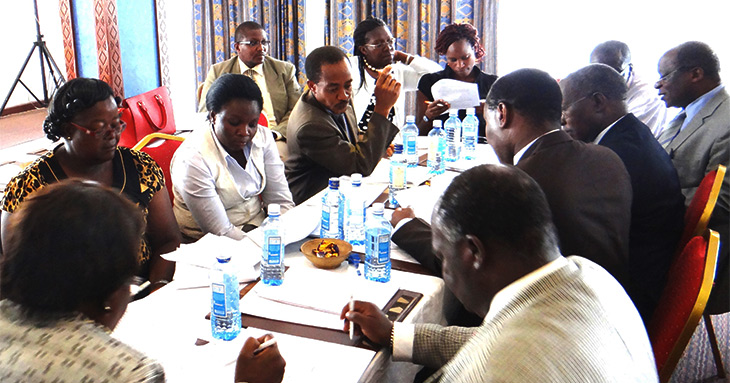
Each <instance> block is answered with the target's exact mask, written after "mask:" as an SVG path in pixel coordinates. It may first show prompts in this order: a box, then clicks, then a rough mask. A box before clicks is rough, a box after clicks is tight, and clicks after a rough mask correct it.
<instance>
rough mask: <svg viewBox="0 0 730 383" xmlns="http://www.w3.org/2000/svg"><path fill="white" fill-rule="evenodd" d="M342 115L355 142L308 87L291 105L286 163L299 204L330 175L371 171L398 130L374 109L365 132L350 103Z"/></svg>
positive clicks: (291, 185) (321, 187)
mask: <svg viewBox="0 0 730 383" xmlns="http://www.w3.org/2000/svg"><path fill="white" fill-rule="evenodd" d="M345 117H346V119H347V124H348V128H349V129H350V135H351V136H352V137H355V140H356V143H355V144H352V143H350V142H349V141H348V138H347V137H345V135H344V134H343V132H342V131H340V129H339V128H338V127H337V124H336V123H335V120H334V119H333V117H332V115H331V114H330V113H328V112H327V111H326V109H325V107H324V106H322V104H320V103H319V102H318V101H317V100H316V99H315V98H314V96H313V95H312V94H311V92H310V91H309V90H307V91H305V92H304V94H302V97H301V98H300V100H299V102H298V103H297V104H296V106H295V107H294V110H293V111H292V113H291V117H290V118H289V126H288V128H287V137H288V138H287V146H288V148H289V156H288V157H287V159H286V164H285V165H286V179H287V180H288V181H289V189H290V190H291V192H292V196H293V198H294V203H296V204H300V203H302V202H303V201H305V200H307V199H308V198H309V197H311V196H313V195H315V194H317V193H318V192H319V191H320V190H322V189H324V188H326V187H327V182H328V180H329V178H330V177H339V176H342V175H350V174H352V173H361V174H362V175H363V176H368V175H370V173H372V171H373V169H375V166H376V165H377V164H378V162H380V159H381V158H382V157H383V155H385V152H386V149H387V148H388V145H389V144H390V142H391V141H392V140H393V138H394V137H395V135H396V134H397V133H398V128H397V127H396V126H395V125H393V124H392V123H391V122H390V121H388V120H387V119H386V118H385V117H383V116H381V115H379V114H377V113H373V116H372V118H371V119H370V123H368V129H367V132H365V133H358V131H357V120H356V119H355V112H354V109H353V108H352V104H350V105H349V106H348V107H347V110H346V111H345ZM358 134H360V137H358Z"/></svg>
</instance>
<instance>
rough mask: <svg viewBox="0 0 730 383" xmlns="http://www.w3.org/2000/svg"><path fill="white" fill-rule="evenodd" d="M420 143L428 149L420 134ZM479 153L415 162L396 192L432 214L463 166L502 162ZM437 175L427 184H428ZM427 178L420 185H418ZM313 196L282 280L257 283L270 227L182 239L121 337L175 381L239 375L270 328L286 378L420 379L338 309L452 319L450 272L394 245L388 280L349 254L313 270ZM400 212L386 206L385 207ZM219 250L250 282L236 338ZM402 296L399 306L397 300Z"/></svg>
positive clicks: (380, 191) (378, 195)
mask: <svg viewBox="0 0 730 383" xmlns="http://www.w3.org/2000/svg"><path fill="white" fill-rule="evenodd" d="M418 146H419V151H421V152H424V151H425V148H426V147H427V142H426V141H425V137H419V144H418ZM477 153H478V155H477V159H476V160H473V161H465V160H461V161H459V162H457V163H449V168H450V170H449V171H447V172H446V173H444V174H442V175H438V176H432V175H429V174H428V172H427V169H426V168H425V167H424V166H419V167H417V168H409V169H408V172H409V174H408V181H409V186H410V187H409V188H408V189H406V190H404V191H401V192H400V193H399V194H398V199H399V202H401V204H402V205H410V206H412V207H413V208H414V211H415V212H416V215H417V216H419V217H422V218H424V219H426V220H427V221H429V220H430V214H431V209H432V207H433V204H434V203H435V202H436V200H437V198H438V197H439V196H440V194H441V193H442V192H443V190H444V189H445V188H446V187H447V186H448V184H449V183H450V181H451V179H453V177H455V176H456V175H458V174H459V172H460V171H462V170H464V169H467V168H469V167H471V166H475V165H478V164H482V163H496V162H497V160H496V156H495V155H494V152H493V151H492V150H491V148H490V147H489V146H488V145H479V147H478V151H477ZM389 166H390V165H389V161H388V160H387V159H384V160H382V161H381V162H380V163H379V164H378V166H377V168H376V169H375V171H373V173H372V174H371V175H370V176H369V177H364V178H363V186H362V191H363V193H364V195H366V201H367V202H368V203H371V202H374V201H382V200H383V199H384V196H385V195H386V194H387V185H388V182H387V180H388V171H389ZM426 180H429V181H430V182H428V184H429V185H421V184H423V183H424V181H426ZM419 185H420V186H419ZM324 192H325V191H322V192H321V193H320V194H318V195H315V196H314V197H312V198H310V199H309V200H307V201H305V202H304V203H302V204H301V205H299V206H297V207H295V208H294V209H292V210H290V211H288V212H286V213H285V214H283V215H282V221H283V225H284V227H285V230H286V234H285V242H286V243H287V245H286V247H285V257H284V263H285V265H286V267H287V271H286V273H285V277H284V283H283V284H282V286H278V287H271V286H266V285H264V284H263V283H257V282H256V278H257V277H258V266H257V265H255V264H256V263H257V262H258V261H259V260H260V258H261V247H260V243H261V242H262V240H263V239H262V233H261V232H260V230H259V229H256V230H254V231H252V232H250V233H248V235H247V237H246V238H245V239H244V240H241V241H235V240H232V239H229V238H225V237H216V236H212V235H208V236H206V237H204V238H202V239H201V240H199V241H198V242H196V243H194V244H186V245H182V246H181V247H180V248H179V249H178V250H176V251H175V252H173V253H170V254H167V255H165V256H164V257H165V258H167V259H171V260H174V261H176V265H177V269H176V273H175V279H174V280H173V281H172V282H171V283H169V284H168V285H166V286H165V287H163V288H161V289H160V290H158V291H156V292H155V293H153V294H151V295H149V296H147V297H145V298H143V299H140V300H137V301H134V302H132V303H130V304H129V306H128V308H127V312H126V313H125V315H124V317H123V318H122V320H121V321H120V323H119V325H118V326H117V328H116V329H115V331H114V333H113V336H115V337H116V338H117V339H119V340H121V341H123V342H125V343H127V344H129V345H131V346H132V347H134V348H136V349H137V350H140V351H142V352H143V353H145V354H146V355H148V356H150V357H152V358H154V359H156V360H158V361H159V362H160V363H161V364H162V366H163V367H164V368H165V372H166V377H167V381H168V382H171V383H176V382H193V381H210V382H232V381H233V376H234V368H235V361H236V358H237V356H238V353H239V351H240V349H241V347H242V345H243V343H244V342H245V340H246V339H247V338H248V337H250V336H253V337H258V336H261V335H263V334H266V333H271V334H273V335H274V337H275V338H277V345H278V347H279V351H280V352H281V354H282V356H283V357H284V359H285V360H286V362H287V367H286V373H285V375H284V381H285V382H295V381H317V382H382V381H387V382H412V381H413V377H414V375H415V374H416V373H417V372H418V370H419V369H420V366H417V365H415V364H412V363H405V362H393V361H391V356H390V353H389V352H388V351H387V350H386V349H380V348H379V347H377V346H375V345H372V344H369V343H368V342H367V339H365V338H363V337H355V339H353V340H350V338H349V335H348V334H347V333H345V332H344V331H342V328H343V326H344V323H343V322H342V321H341V320H340V319H339V312H340V310H341V309H342V308H343V307H345V305H347V303H348V302H349V298H350V296H352V297H354V298H355V299H358V300H364V301H371V302H373V303H375V304H376V305H378V306H379V307H386V306H387V307H391V308H392V307H394V306H393V305H398V307H397V309H393V310H392V312H388V315H389V316H390V314H393V319H396V320H399V321H404V322H406V323H437V324H446V318H447V317H448V316H449V315H450V314H451V313H452V312H453V310H454V302H455V299H454V298H453V296H452V295H451V293H450V292H449V291H448V290H447V289H446V287H445V285H444V282H443V280H442V279H440V278H437V277H435V276H433V275H431V274H430V273H429V272H428V271H427V270H425V268H423V267H421V266H420V265H419V264H418V262H417V261H415V260H414V259H413V258H412V257H410V256H409V255H408V254H406V253H405V252H404V251H402V250H401V249H399V248H398V247H397V246H396V245H394V244H392V243H391V258H392V259H393V270H392V273H391V280H390V281H389V282H388V283H377V282H371V281H367V280H365V278H364V277H362V276H359V275H358V271H362V266H360V267H359V268H358V269H356V268H355V266H354V265H352V264H348V262H343V263H342V264H341V265H340V266H339V267H338V268H336V269H333V270H321V269H317V268H315V267H314V266H313V265H312V264H311V263H310V262H309V260H307V259H306V257H305V256H304V255H303V254H302V253H301V252H300V250H299V248H300V246H301V244H302V243H303V242H305V241H307V240H309V239H311V238H313V237H316V234H317V233H318V232H319V228H318V223H319V216H320V211H321V210H320V209H321V196H322V195H323V193H324ZM388 214H392V210H388V209H386V215H388ZM220 253H225V254H230V255H232V260H231V262H232V264H234V267H236V268H237V270H238V276H239V281H240V282H241V288H242V299H241V301H240V302H241V311H242V313H243V319H242V322H243V324H244V326H246V327H245V328H244V329H243V330H242V331H241V334H240V335H239V336H238V337H237V338H236V339H234V340H232V341H220V340H214V339H212V337H211V328H210V321H209V320H208V319H206V316H207V315H208V313H209V312H210V297H211V292H210V286H209V282H208V272H209V267H210V266H212V264H213V263H214V262H215V257H216V255H218V254H220ZM398 302H400V303H401V304H400V305H399V303H398ZM404 307H405V308H406V309H405V311H404V310H402V309H403V308H404Z"/></svg>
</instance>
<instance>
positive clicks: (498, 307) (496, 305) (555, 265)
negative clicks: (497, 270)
mask: <svg viewBox="0 0 730 383" xmlns="http://www.w3.org/2000/svg"><path fill="white" fill-rule="evenodd" d="M555 252H558V249H555ZM566 265H568V260H567V259H565V257H563V256H562V255H561V256H559V257H558V258H557V259H555V260H553V261H551V262H550V263H547V264H545V265H543V266H542V267H540V268H538V269H535V270H533V271H532V272H530V273H529V274H526V275H524V276H522V278H520V279H518V280H516V281H514V282H512V283H510V284H509V285H507V287H505V288H503V289H502V290H499V292H498V293H497V294H496V295H495V296H494V298H492V303H491V304H490V305H489V312H487V315H486V316H485V317H484V321H485V322H486V321H487V320H490V319H492V318H493V317H494V316H495V315H497V313H499V312H500V311H502V310H503V309H504V308H505V307H507V304H509V302H510V301H511V300H513V299H514V298H515V297H516V296H517V295H519V293H521V292H522V291H524V290H525V289H527V288H528V287H530V285H532V284H533V283H535V282H537V281H538V280H540V279H542V278H544V277H545V276H546V275H548V274H550V273H552V272H554V271H556V270H558V269H560V268H562V267H565V266H566Z"/></svg>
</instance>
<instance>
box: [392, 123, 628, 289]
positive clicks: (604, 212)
mask: <svg viewBox="0 0 730 383" xmlns="http://www.w3.org/2000/svg"><path fill="white" fill-rule="evenodd" d="M517 167H518V168H520V169H522V170H524V171H525V172H526V173H527V174H529V175H530V176H531V177H532V178H533V179H535V181H537V183H538V184H539V185H540V186H541V187H542V189H543V191H544V192H545V196H546V197H547V201H548V203H549V205H550V209H551V211H552V213H553V221H554V222H555V227H556V229H557V233H558V240H559V242H560V250H561V252H562V253H563V254H564V255H566V256H567V255H580V256H582V257H584V258H588V259H590V260H592V261H593V262H596V263H598V264H599V265H601V266H603V268H605V269H606V270H608V272H609V273H611V275H613V276H614V278H616V279H617V280H618V281H619V282H620V283H621V284H622V285H623V286H624V287H626V286H627V283H628V244H629V226H630V223H631V181H630V179H629V175H628V173H627V172H626V168H625V167H624V165H623V164H622V163H621V160H620V159H619V158H618V156H616V154H614V153H613V152H612V151H611V150H609V149H606V148H602V147H600V146H597V145H589V144H585V143H582V142H578V141H574V140H573V139H572V138H571V137H570V136H569V135H568V134H567V133H565V132H563V131H556V132H553V133H550V134H547V135H545V136H543V137H541V138H539V139H538V140H537V141H535V143H534V144H533V145H532V146H531V147H530V148H529V149H528V150H527V151H526V152H525V154H524V155H523V156H522V159H521V160H520V162H519V163H518V164H517ZM425 225H426V224H425V223H423V222H421V221H418V220H413V221H411V222H409V223H407V224H405V225H403V227H401V228H400V229H399V230H398V231H397V232H396V233H395V234H394V235H393V242H395V243H396V244H397V245H398V246H400V247H401V248H403V249H404V250H405V251H406V252H408V253H409V254H411V255H412V256H414V257H415V258H416V259H418V260H419V261H420V262H422V263H423V264H424V265H425V266H427V267H428V266H429V265H436V264H438V263H437V261H431V260H430V259H431V258H434V255H433V252H432V251H431V249H430V247H429V246H427V245H425V243H430V238H431V237H430V228H429V230H424V229H423V226H425ZM419 226H420V227H419ZM410 231H413V233H414V234H415V235H413V236H412V235H411V233H410ZM427 232H428V234H427V235H426V233H427ZM416 235H417V236H419V237H420V241H421V242H422V243H421V245H419V246H415V245H414V244H415V243H417V242H418V241H419V240H418V238H417V237H416ZM405 237H408V238H409V240H408V241H403V240H402V238H405ZM426 241H428V242H426ZM424 242H425V243H424ZM415 251H418V252H419V254H418V255H416V253H415ZM426 251H428V253H425V252H426ZM421 259H424V261H421ZM432 267H433V266H432ZM439 271H440V270H439Z"/></svg>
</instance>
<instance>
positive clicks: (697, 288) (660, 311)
mask: <svg viewBox="0 0 730 383" xmlns="http://www.w3.org/2000/svg"><path fill="white" fill-rule="evenodd" d="M719 243H720V236H719V235H718V234H717V232H715V231H712V230H708V231H707V234H706V237H701V236H696V237H694V238H692V239H691V240H690V241H689V242H688V243H687V245H686V246H685V248H684V250H683V251H682V252H681V253H680V254H679V256H678V257H677V258H676V259H675V260H674V264H673V265H672V267H671V268H670V269H669V274H668V275H667V286H666V287H665V289H664V292H663V293H662V297H661V299H660V300H659V304H658V305H657V308H656V311H655V312H654V315H653V317H652V319H651V321H650V322H649V326H648V327H647V331H648V333H649V340H650V341H651V345H652V349H653V350H654V358H655V360H656V365H657V370H658V371H659V378H660V381H662V382H667V381H669V379H670V378H671V377H672V372H674V368H675V367H676V366H677V363H678V362H679V359H680V357H681V356H682V353H683V352H684V349H685V348H686V347H687V344H688V343H689V340H690V338H691V337H692V334H693V333H694V331H695V329H696V328H697V324H698V323H699V321H700V318H701V317H702V313H703V312H704V310H705V305H706V304H707V299H708V298H709V297H710V291H711V290H712V283H713V280H714V278H715V266H716V262H717V254H718V251H719V248H720V246H719Z"/></svg>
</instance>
